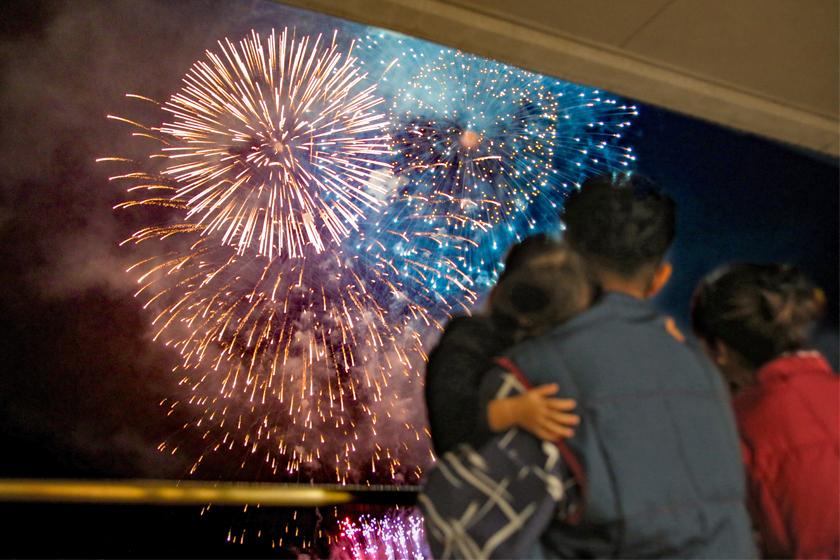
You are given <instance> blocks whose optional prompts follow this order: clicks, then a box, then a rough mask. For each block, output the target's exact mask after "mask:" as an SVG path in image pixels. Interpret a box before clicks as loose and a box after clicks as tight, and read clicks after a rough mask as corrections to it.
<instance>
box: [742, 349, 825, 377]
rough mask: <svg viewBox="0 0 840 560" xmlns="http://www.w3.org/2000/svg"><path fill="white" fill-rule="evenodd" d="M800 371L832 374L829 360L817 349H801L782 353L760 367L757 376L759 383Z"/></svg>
mask: <svg viewBox="0 0 840 560" xmlns="http://www.w3.org/2000/svg"><path fill="white" fill-rule="evenodd" d="M800 373H810V374H832V373H833V372H832V369H831V366H830V365H829V364H828V361H827V360H826V359H825V358H824V357H823V356H822V354H820V353H819V352H817V351H814V350H801V351H799V352H792V353H787V354H782V355H781V356H779V357H778V358H776V359H775V360H771V361H769V362H767V363H766V364H764V365H763V366H761V368H759V370H758V373H757V374H756V378H757V379H758V382H759V383H766V382H768V381H774V380H783V379H787V378H789V377H790V376H792V375H798V374H800Z"/></svg>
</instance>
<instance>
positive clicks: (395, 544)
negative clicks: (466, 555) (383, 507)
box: [330, 510, 431, 560]
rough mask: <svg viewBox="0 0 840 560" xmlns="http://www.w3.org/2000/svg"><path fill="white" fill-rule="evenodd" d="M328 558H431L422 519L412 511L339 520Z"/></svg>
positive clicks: (352, 559)
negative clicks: (337, 534)
mask: <svg viewBox="0 0 840 560" xmlns="http://www.w3.org/2000/svg"><path fill="white" fill-rule="evenodd" d="M338 526H339V531H340V533H339V536H338V537H337V538H336V539H335V543H334V544H333V546H332V552H331V554H330V557H331V558H333V559H335V560H398V559H399V560H401V559H414V560H423V559H425V558H431V555H430V553H429V547H428V545H427V544H426V539H425V533H424V530H423V518H422V517H421V516H420V514H419V513H417V512H415V511H413V510H394V511H392V512H388V513H386V514H384V515H382V516H378V517H376V516H371V515H362V516H359V518H358V519H357V520H355V521H353V520H352V519H350V518H345V519H342V520H341V521H340V522H339V524H338Z"/></svg>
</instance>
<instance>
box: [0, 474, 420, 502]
mask: <svg viewBox="0 0 840 560" xmlns="http://www.w3.org/2000/svg"><path fill="white" fill-rule="evenodd" d="M416 491H417V489H416V488H415V487H400V486H361V485H356V486H345V485H317V486H316V485H306V484H276V483H259V482H255V483H248V482H202V481H194V480H190V481H179V480H42V479H37V480H36V479H0V502H57V503H111V504H115V503H120V504H160V505H164V504H169V505H206V504H214V505H261V506H286V507H317V506H329V505H340V504H347V503H351V502H361V503H366V502H377V503H383V502H388V503H399V504H408V503H412V502H413V501H414V496H415V494H416Z"/></svg>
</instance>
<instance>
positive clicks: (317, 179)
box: [101, 31, 434, 482]
mask: <svg viewBox="0 0 840 560" xmlns="http://www.w3.org/2000/svg"><path fill="white" fill-rule="evenodd" d="M311 43H312V42H311V41H310V39H309V38H307V37H303V38H300V39H295V38H294V37H293V36H291V35H290V34H289V33H287V32H285V31H284V32H283V33H281V34H280V35H276V34H275V33H273V32H272V34H271V35H270V36H269V38H268V40H267V41H266V42H265V43H263V42H262V41H261V39H260V37H259V36H258V35H257V34H255V33H252V34H251V36H250V37H249V38H246V39H245V40H243V41H241V42H240V43H239V46H238V48H237V46H236V45H234V44H233V43H232V42H230V41H229V40H226V41H224V42H220V50H221V52H222V54H221V56H220V55H218V54H214V53H207V57H208V59H209V61H210V62H209V63H208V62H203V61H200V62H198V63H196V65H194V66H193V68H192V69H191V70H190V72H189V73H188V74H187V77H186V78H185V85H184V88H183V89H182V90H181V91H180V92H178V93H176V94H175V95H173V96H172V98H171V99H170V100H169V101H168V102H167V103H165V104H163V105H162V109H163V110H164V111H167V112H168V113H170V114H172V115H174V117H175V119H174V120H175V123H174V124H166V125H163V126H160V127H147V126H144V125H142V124H140V123H137V122H135V121H132V120H130V119H126V118H122V117H110V118H112V119H114V120H117V121H120V122H123V123H125V124H127V125H130V126H131V127H133V128H134V129H135V130H137V132H134V133H133V134H134V135H136V136H141V137H144V138H152V139H155V140H156V141H158V142H159V146H160V152H159V153H157V154H153V155H152V156H151V158H150V160H149V162H148V163H144V164H137V163H135V162H132V161H131V160H128V159H126V158H119V157H111V158H101V160H102V161H104V162H109V163H113V164H127V165H130V166H132V167H133V168H132V169H130V170H129V171H128V172H125V173H121V174H119V175H115V176H114V177H112V179H113V180H115V181H118V182H120V183H122V184H124V185H125V186H126V190H127V193H129V197H128V200H126V201H125V202H123V203H121V204H119V205H117V208H121V209H132V210H134V211H138V210H143V209H146V212H147V214H146V217H147V218H149V217H151V218H150V219H152V220H153V221H156V222H157V223H156V224H154V225H150V226H148V227H144V228H142V229H140V230H138V231H137V232H136V233H135V234H134V235H132V236H131V237H130V238H129V239H128V240H126V243H130V244H134V245H144V246H145V245H148V244H150V243H151V244H153V245H154V247H155V249H154V250H153V251H152V256H150V257H149V258H146V259H143V260H142V261H140V262H138V263H137V264H136V265H135V266H134V267H132V268H131V269H130V272H131V273H132V274H135V275H136V277H137V279H138V283H139V286H140V287H139V289H138V291H137V293H136V296H137V297H139V298H142V299H144V300H145V302H146V303H145V306H146V307H147V308H148V309H150V310H151V311H152V312H153V313H154V320H153V325H154V329H155V338H156V339H157V340H159V341H161V342H162V343H164V344H166V345H167V346H170V347H172V348H174V349H175V350H177V351H178V352H179V353H180V355H181V357H182V361H181V364H180V365H179V366H178V367H177V368H176V374H177V375H179V376H181V385H182V386H184V387H185V389H186V390H188V393H187V394H186V396H184V397H183V398H176V397H174V396H173V398H170V399H166V400H165V401H164V402H163V403H162V404H163V406H165V407H167V409H168V410H169V413H171V412H172V411H173V410H174V409H175V408H176V407H178V406H183V405H188V406H190V407H191V409H192V410H195V411H197V413H196V418H195V420H194V421H192V422H189V423H188V424H187V425H185V428H191V429H196V430H198V432H199V433H200V434H201V439H202V441H203V442H204V449H205V452H203V453H200V454H199V456H198V457H197V459H196V462H195V464H194V465H193V469H192V471H193V472H195V471H196V469H197V468H198V467H199V466H200V464H201V463H202V462H203V461H204V460H205V458H207V457H208V456H209V455H212V454H214V453H223V454H233V455H236V454H237V453H238V454H239V456H242V457H244V460H243V462H242V467H243V468H244V467H245V464H246V462H249V461H250V462H254V461H256V462H262V463H263V464H264V465H267V468H263V469H262V470H263V471H264V472H265V471H267V472H269V473H272V474H278V473H287V474H289V473H294V472H296V471H298V470H302V469H309V470H318V469H320V472H321V474H320V476H323V475H324V474H323V473H324V470H325V469H328V470H329V471H331V472H332V473H333V475H334V480H337V481H339V482H347V481H353V480H358V479H359V477H360V476H361V477H363V478H364V477H367V478H368V479H380V480H381V479H383V478H385V479H390V480H401V479H402V480H404V479H412V478H413V479H416V478H418V477H419V476H420V467H419V466H417V465H413V464H410V463H408V464H406V463H403V462H402V460H401V457H403V456H404V455H405V453H406V452H407V451H408V450H409V444H410V442H417V441H421V442H423V443H421V444H420V445H419V447H420V448H422V451H421V453H422V452H423V451H425V449H426V447H427V445H426V443H425V441H426V440H427V438H428V435H427V433H426V432H425V431H424V430H422V428H419V427H417V428H415V426H414V425H412V423H411V422H410V421H406V420H405V416H406V412H405V411H404V410H401V407H404V405H405V403H404V402H403V401H402V400H401V399H400V398H399V394H394V392H395V391H396V393H399V391H398V390H397V389H396V388H395V387H394V383H393V380H394V379H395V378H396V377H399V378H402V380H400V382H399V384H398V385H405V384H409V385H411V384H417V383H419V373H418V372H419V371H420V368H419V367H418V366H419V364H420V363H421V362H422V360H423V358H424V355H423V350H422V340H421V338H420V337H419V336H418V334H417V333H416V332H414V331H413V330H412V329H410V328H409V326H410V324H411V323H413V322H415V321H419V322H421V323H422V324H424V325H427V326H428V325H431V324H434V319H433V318H431V317H429V313H428V311H427V309H426V308H424V307H422V306H420V305H418V304H415V303H412V302H408V303H406V304H405V305H402V306H400V307H399V308H398V311H399V313H394V312H393V311H392V310H391V309H390V308H389V307H388V306H383V305H382V304H381V303H380V300H379V299H377V298H376V297H374V296H375V295H376V294H380V295H381V294H383V293H388V294H391V296H389V297H394V298H396V297H403V296H401V295H400V294H402V293H403V290H404V287H403V281H402V280H401V279H399V278H397V277H396V275H395V274H394V271H393V270H391V269H390V268H388V267H387V266H385V264H384V263H379V265H378V266H376V267H370V268H368V267H365V266H361V265H360V264H358V262H357V260H358V259H357V258H356V257H355V256H353V255H352V254H348V253H346V252H344V251H343V249H342V247H341V246H340V244H339V242H340V241H341V240H342V239H343V238H344V237H345V236H347V235H348V234H349V232H350V231H351V230H352V229H353V228H356V227H358V223H359V222H360V221H361V220H362V219H363V218H364V216H365V212H370V211H372V208H375V207H377V206H378V205H381V203H382V202H381V201H382V200H383V199H384V198H386V197H385V196H383V195H384V194H385V189H386V181H385V178H386V177H387V173H385V169H386V168H387V167H389V165H390V164H389V163H388V161H387V160H386V159H385V158H384V157H383V156H384V155H385V154H386V153H387V152H388V151H389V150H390V147H389V146H388V145H387V144H386V143H385V142H384V137H383V129H384V125H385V122H384V116H383V115H381V114H378V113H376V112H375V109H374V108H375V106H376V105H378V104H379V98H377V97H375V95H374V89H373V88H372V87H370V86H365V85H364V84H362V81H361V78H362V77H363V74H361V73H360V72H359V69H358V67H356V66H355V59H353V58H351V57H349V55H347V57H342V55H341V54H340V53H339V52H338V50H337V47H336V43H335V37H333V43H332V44H331V45H330V46H329V47H320V46H319V45H320V38H319V39H316V40H315V41H314V44H311ZM310 44H311V46H310ZM131 97H135V98H138V99H140V100H142V101H147V102H148V101H152V100H149V99H148V98H144V97H142V96H136V95H131ZM154 166H156V167H154ZM144 197H145V198H144ZM255 240H256V242H255ZM415 392H416V391H415ZM386 393H387V395H388V398H387V399H386V398H384V397H385V395H386ZM389 420H390V423H391V424H392V425H391V426H388V427H387V428H383V424H386V423H387V421H389ZM385 429H387V430H388V431H389V432H390V433H391V436H392V437H391V438H390V441H393V442H395V443H394V444H393V445H391V444H389V443H388V442H384V441H383V439H385V438H383V437H382V434H381V431H383V430H385ZM397 432H398V435H395V433H397ZM160 449H161V451H170V452H175V451H176V449H177V448H176V447H175V445H174V444H172V443H164V444H162V445H161V447H160ZM360 472H361V473H362V474H359V473H360Z"/></svg>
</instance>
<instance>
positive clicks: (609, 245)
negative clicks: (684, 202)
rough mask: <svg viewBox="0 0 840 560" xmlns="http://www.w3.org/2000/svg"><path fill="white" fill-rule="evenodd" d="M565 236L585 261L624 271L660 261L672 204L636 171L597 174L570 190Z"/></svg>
mask: <svg viewBox="0 0 840 560" xmlns="http://www.w3.org/2000/svg"><path fill="white" fill-rule="evenodd" d="M562 219H563V222H564V223H565V225H566V235H565V239H566V241H568V243H569V244H570V245H571V246H572V248H574V249H575V250H576V251H578V252H579V253H580V254H581V255H582V256H583V257H584V258H585V259H586V260H587V262H588V263H590V264H592V265H594V266H596V267H603V268H605V269H607V270H609V271H611V272H614V273H618V274H620V275H622V276H624V277H628V278H629V277H633V276H635V275H636V274H637V273H638V272H639V271H640V270H641V269H642V268H643V267H645V266H646V265H655V264H658V263H659V262H661V261H662V259H663V257H664V256H665V253H666V252H667V251H668V248H669V247H670V246H671V243H672V242H673V240H674V234H675V231H676V205H675V204H674V201H673V200H672V199H671V198H670V197H668V196H666V195H664V194H662V192H661V191H660V190H659V188H658V187H657V185H656V184H655V183H653V182H652V181H651V180H649V179H647V178H645V177H643V176H641V175H637V174H630V173H623V174H613V175H599V176H596V177H592V178H590V179H587V180H586V181H585V182H584V183H583V185H582V186H581V189H580V191H578V192H576V193H574V194H572V195H571V196H570V197H569V199H568V200H567V201H566V203H565V208H564V210H563V214H562Z"/></svg>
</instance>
